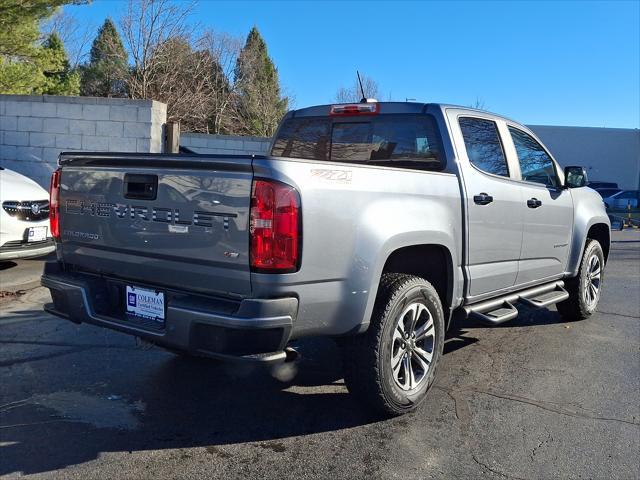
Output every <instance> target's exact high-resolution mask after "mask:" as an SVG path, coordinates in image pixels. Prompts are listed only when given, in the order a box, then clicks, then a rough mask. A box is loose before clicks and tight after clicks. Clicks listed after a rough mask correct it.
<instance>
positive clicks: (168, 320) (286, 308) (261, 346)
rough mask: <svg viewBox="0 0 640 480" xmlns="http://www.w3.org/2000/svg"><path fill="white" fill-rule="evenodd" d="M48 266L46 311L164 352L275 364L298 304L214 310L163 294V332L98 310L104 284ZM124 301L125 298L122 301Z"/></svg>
mask: <svg viewBox="0 0 640 480" xmlns="http://www.w3.org/2000/svg"><path fill="white" fill-rule="evenodd" d="M56 270H59V267H58V264H57V262H49V263H47V266H46V267H45V273H44V275H43V276H42V280H41V281H42V285H43V286H44V287H46V288H48V289H49V290H50V291H51V296H52V298H53V303H52V304H48V305H45V310H46V311H47V312H49V313H51V314H53V315H57V316H59V317H62V318H66V319H68V320H71V321H72V322H75V323H90V324H92V325H97V326H100V327H105V328H109V329H112V330H117V331H120V332H123V333H128V334H130V335H135V336H137V337H141V338H143V339H144V340H146V341H149V342H151V343H153V344H156V345H159V346H161V347H165V348H168V349H174V350H180V351H185V352H188V353H191V354H193V355H200V356H208V357H214V358H220V359H225V360H247V361H259V362H277V361H283V360H284V359H285V352H284V348H285V347H286V345H287V342H288V340H289V336H290V334H291V329H292V326H293V321H294V319H295V316H296V313H297V309H298V300H297V299H296V298H278V299H245V300H242V301H240V302H236V304H235V305H234V306H233V307H232V308H229V306H228V304H227V306H226V307H224V308H220V309H216V308H215V302H213V303H208V302H203V301H202V300H201V299H199V298H196V297H191V296H189V295H176V296H173V295H168V298H167V300H166V315H165V324H164V328H161V329H157V328H155V329H154V328H149V327H148V326H145V325H141V324H136V323H135V322H132V321H130V320H129V319H127V318H126V317H123V316H118V315H106V314H104V312H100V310H101V307H100V298H101V296H102V298H103V299H104V290H105V289H106V284H104V282H102V283H101V280H100V279H95V278H83V276H82V275H77V274H68V273H65V272H59V271H58V272H56ZM122 299H123V301H124V297H122Z"/></svg>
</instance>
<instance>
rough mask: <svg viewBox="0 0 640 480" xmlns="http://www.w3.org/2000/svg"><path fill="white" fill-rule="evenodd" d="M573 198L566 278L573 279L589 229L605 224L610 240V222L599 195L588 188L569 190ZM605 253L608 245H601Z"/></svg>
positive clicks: (576, 272) (578, 266)
mask: <svg viewBox="0 0 640 480" xmlns="http://www.w3.org/2000/svg"><path fill="white" fill-rule="evenodd" d="M571 196H572V197H573V209H574V215H573V233H572V237H571V249H570V251H569V258H568V260H567V268H566V276H568V277H575V276H576V275H577V274H578V269H579V268H580V260H581V259H582V252H583V251H584V246H585V244H586V242H587V234H588V233H589V230H590V229H591V227H593V226H594V225H597V224H605V225H606V226H607V227H608V229H609V239H610V238H611V222H610V220H609V217H608V215H607V212H606V210H605V207H604V202H603V201H602V198H601V197H600V195H598V193H597V192H595V191H594V190H592V189H590V188H588V187H582V188H575V189H572V190H571ZM602 247H603V248H605V249H606V250H607V251H608V250H609V245H603V246H602Z"/></svg>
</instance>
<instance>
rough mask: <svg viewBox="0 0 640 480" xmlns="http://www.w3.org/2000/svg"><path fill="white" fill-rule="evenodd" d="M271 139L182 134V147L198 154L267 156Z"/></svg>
mask: <svg viewBox="0 0 640 480" xmlns="http://www.w3.org/2000/svg"><path fill="white" fill-rule="evenodd" d="M270 145H271V137H241V136H235V135H207V134H205V133H181V134H180V146H181V147H186V148H189V149H191V150H193V151H194V152H196V153H205V154H206V153H210V154H226V155H266V154H267V153H268V151H269V146H270Z"/></svg>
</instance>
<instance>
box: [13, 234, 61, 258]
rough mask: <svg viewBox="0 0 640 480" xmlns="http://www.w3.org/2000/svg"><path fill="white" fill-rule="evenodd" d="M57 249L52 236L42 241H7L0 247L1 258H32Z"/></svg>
mask: <svg viewBox="0 0 640 480" xmlns="http://www.w3.org/2000/svg"><path fill="white" fill-rule="evenodd" d="M55 249H56V245H55V243H54V242H53V239H52V238H48V239H47V240H44V241H42V242H34V243H27V242H22V241H16V242H7V243H5V244H4V245H2V246H1V247H0V260H15V259H17V258H32V257H42V256H44V255H49V254H50V253H51V252H53V251H54V250H55Z"/></svg>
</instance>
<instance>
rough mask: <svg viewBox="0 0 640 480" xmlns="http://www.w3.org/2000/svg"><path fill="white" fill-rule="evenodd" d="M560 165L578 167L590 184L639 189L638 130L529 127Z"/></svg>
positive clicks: (639, 140) (639, 145) (639, 149)
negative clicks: (595, 182) (611, 183)
mask: <svg viewBox="0 0 640 480" xmlns="http://www.w3.org/2000/svg"><path fill="white" fill-rule="evenodd" d="M529 128H530V129H531V130H533V131H534V132H535V133H536V135H538V136H539V137H540V139H541V140H542V141H543V142H544V144H545V145H546V146H547V147H548V148H549V150H551V153H552V154H553V156H554V157H555V159H556V160H558V162H560V164H561V165H562V166H563V167H565V166H567V165H581V166H583V167H585V168H586V169H587V175H588V177H589V180H591V181H601V182H616V183H617V184H618V186H619V187H620V188H622V189H625V190H639V189H640V130H638V129H631V128H598V127H557V126H549V125H529Z"/></svg>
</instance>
